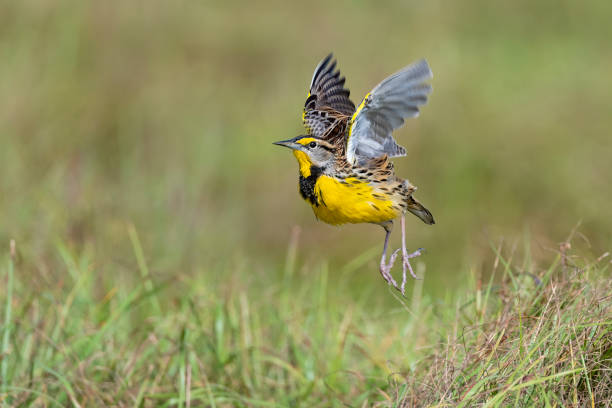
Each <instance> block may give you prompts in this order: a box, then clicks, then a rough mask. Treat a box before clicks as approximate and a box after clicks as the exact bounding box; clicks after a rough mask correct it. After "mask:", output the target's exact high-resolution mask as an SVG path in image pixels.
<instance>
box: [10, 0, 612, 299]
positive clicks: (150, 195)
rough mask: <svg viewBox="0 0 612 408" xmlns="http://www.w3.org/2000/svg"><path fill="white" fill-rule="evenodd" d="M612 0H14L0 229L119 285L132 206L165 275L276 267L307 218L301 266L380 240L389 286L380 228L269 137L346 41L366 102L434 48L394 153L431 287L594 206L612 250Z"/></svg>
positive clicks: (154, 268)
mask: <svg viewBox="0 0 612 408" xmlns="http://www.w3.org/2000/svg"><path fill="white" fill-rule="evenodd" d="M610 4H611V3H610V2H608V1H590V2H575V1H538V2H532V1H516V2H501V1H493V2H491V1H471V2H454V3H451V2H442V1H427V2H423V1H411V2H400V1H391V2H386V3H385V4H384V5H383V4H382V3H380V2H367V1H338V2H321V1H312V2H295V3H291V4H289V3H287V2H281V1H277V2H274V1H270V2H257V3H250V2H237V1H223V2H221V1H213V2H202V1H172V2H163V1H149V2H120V1H105V2H77V1H44V0H40V1H35V0H25V1H19V2H2V4H1V5H0V243H4V244H3V245H4V246H5V247H6V246H7V245H8V241H9V239H11V238H14V239H15V240H16V241H17V243H18V247H19V249H20V252H21V253H22V254H23V256H25V257H29V258H30V259H35V260H36V262H33V264H32V265H34V266H31V265H30V266H29V267H28V269H29V273H31V274H32V276H33V278H32V281H33V285H34V287H37V286H36V285H39V283H38V281H39V280H41V279H42V280H47V281H53V274H54V271H53V268H52V267H50V266H49V265H53V264H54V263H55V262H57V259H56V258H57V255H56V245H57V243H58V242H67V243H68V245H69V246H71V247H73V248H74V249H75V250H79V251H80V250H86V251H89V253H92V254H94V257H95V268H96V270H97V275H98V276H99V279H100V281H101V282H102V285H101V287H104V288H106V290H107V289H108V287H110V286H112V285H115V284H117V282H122V281H124V280H127V281H129V280H132V279H134V280H137V279H140V275H139V274H138V272H136V271H137V269H136V268H135V267H134V266H135V265H136V259H135V257H134V254H133V251H132V247H131V245H130V240H129V237H128V233H127V229H128V228H127V226H128V225H131V224H133V225H134V226H135V228H136V230H137V231H138V234H139V236H140V239H141V241H142V243H143V247H144V253H145V255H146V258H147V262H148V264H149V268H150V270H151V275H152V276H153V279H154V280H155V281H156V282H172V280H173V279H174V277H176V276H178V275H180V274H186V275H189V276H193V277H195V276H201V277H202V279H205V280H210V281H219V282H222V281H224V280H225V279H228V276H229V275H230V273H231V275H232V276H234V277H236V276H237V277H238V278H239V279H240V280H242V281H243V282H244V283H245V284H246V285H250V284H263V285H266V284H267V283H271V282H274V281H276V280H278V278H279V276H280V275H281V269H282V268H281V267H280V266H279V265H282V263H283V261H284V258H285V256H286V248H287V242H288V240H289V237H290V235H291V229H292V227H293V226H295V225H298V226H301V231H302V234H301V237H300V244H299V250H298V258H299V259H300V262H301V265H306V266H308V265H318V264H319V263H320V262H321V261H322V260H326V262H329V266H330V269H329V270H330V281H333V279H334V276H335V275H334V271H337V270H338V269H340V268H342V267H344V266H345V265H347V263H349V262H350V261H351V259H353V258H354V257H356V256H360V255H362V254H364V253H366V255H362V256H361V258H360V259H363V260H364V262H363V263H362V264H360V265H359V266H358V267H357V268H356V270H354V271H353V272H352V273H353V274H354V282H355V284H354V285H353V290H354V291H356V292H360V291H362V290H365V289H364V288H365V287H368V290H373V291H375V292H380V296H381V297H382V296H384V294H385V293H386V291H387V290H388V289H387V288H386V285H384V282H383V281H382V279H381V278H380V276H379V275H378V272H377V262H378V256H379V252H380V249H381V246H382V241H383V236H384V233H383V230H382V229H381V228H380V227H378V226H374V225H348V226H343V227H339V228H337V227H331V226H328V225H325V224H323V223H318V222H316V220H315V218H314V216H313V214H312V212H311V210H310V208H309V207H308V206H307V205H306V204H305V203H304V202H302V200H301V198H300V197H299V195H298V194H297V164H296V163H295V160H294V158H293V157H292V156H291V155H290V154H289V152H288V151H286V150H284V149H280V148H278V147H276V146H273V145H272V144H271V143H272V142H273V141H276V140H280V139H285V138H289V137H293V136H295V135H297V134H299V133H301V132H303V128H302V125H301V122H300V114H301V108H302V105H303V102H304V98H305V96H306V92H307V86H308V83H309V81H310V78H311V75H312V71H313V69H314V67H315V66H316V64H317V63H318V62H319V60H320V59H321V58H323V57H324V56H325V55H326V54H327V53H329V52H330V51H333V52H334V53H335V55H336V57H337V58H338V62H339V67H340V69H341V71H342V74H343V75H345V76H346V77H347V85H348V87H349V88H350V89H351V90H352V98H353V100H354V101H355V102H356V103H358V102H359V101H360V100H361V97H362V96H363V95H364V94H365V93H366V92H367V91H369V90H370V89H371V88H372V87H373V86H374V85H376V84H377V83H378V82H379V81H380V80H382V79H383V78H384V77H385V76H386V75H388V74H391V73H392V72H395V71H396V70H398V69H399V68H401V67H403V66H404V65H407V64H408V63H410V62H412V61H414V60H417V59H419V58H426V59H427V60H428V62H429V64H430V65H431V67H432V70H433V72H434V79H433V82H432V84H433V86H434V93H433V94H432V97H431V99H430V103H429V104H428V105H427V106H426V107H425V108H424V109H423V111H422V115H421V116H420V118H418V119H417V120H410V121H408V122H407V124H406V126H405V127H404V128H402V129H401V130H400V131H398V132H397V134H396V137H397V139H398V141H399V142H400V144H402V145H404V146H405V147H406V148H407V149H408V152H409V153H408V157H406V158H404V159H398V160H396V161H395V162H396V169H397V172H398V174H399V175H400V176H404V177H407V178H409V179H410V180H411V182H413V183H414V184H415V185H417V186H419V191H418V194H417V197H418V198H419V200H421V201H422V202H423V203H424V204H425V205H426V206H427V207H428V208H429V209H430V210H431V211H432V213H433V214H434V216H435V218H436V221H437V224H436V225H435V226H433V227H429V226H426V225H425V224H423V223H421V222H420V221H418V220H417V219H416V218H414V217H413V218H411V219H410V221H409V223H408V236H409V239H408V245H409V248H417V247H425V248H427V250H428V253H427V254H426V255H425V256H424V257H423V258H422V260H423V261H424V262H425V264H426V266H427V270H426V279H425V287H426V290H428V291H431V292H432V293H436V292H437V291H442V292H445V291H448V290H452V288H453V285H454V283H456V282H458V281H459V280H461V279H463V277H464V274H466V273H467V271H468V270H469V268H470V267H475V268H479V267H480V265H481V264H482V263H483V262H486V260H487V258H488V257H490V254H491V251H490V249H489V244H490V242H498V241H499V240H500V239H501V238H502V237H503V238H504V239H505V240H507V242H512V240H513V239H515V238H516V237H521V236H523V235H524V234H529V235H530V236H531V237H533V239H534V241H535V242H536V243H537V244H538V245H540V246H541V248H543V250H544V251H546V249H547V248H551V249H553V250H554V249H555V248H556V245H557V244H556V242H559V241H561V240H562V239H563V238H564V237H565V236H566V235H567V234H568V233H569V231H570V230H571V229H572V228H573V227H574V226H575V225H576V224H577V223H578V222H579V221H581V222H582V224H581V226H580V229H579V230H580V232H581V233H583V234H584V236H586V237H588V239H589V243H588V244H587V245H585V250H586V251H591V252H592V253H594V254H600V253H601V252H602V251H603V250H604V249H607V248H609V247H610V245H611V244H612V234H610V231H611V230H612V205H611V204H610V203H611V202H612V189H611V188H610V175H611V174H612V137H611V135H610V127H611V125H612V114H611V107H612V103H611V102H610V90H611V89H612V75H611V74H610V73H611V72H612V51H611V49H610V38H612V26H611V25H610V24H609V16H610V15H611V13H612V6H610ZM398 243H399V231H398V230H396V234H395V235H394V246H397V245H398ZM368 251H369V252H368ZM306 266H305V267H304V268H306ZM228 271H231V272H228ZM396 272H397V270H396ZM24 273H25V272H24ZM302 278H303V279H308V276H306V275H305V276H303V277H302ZM170 286H171V285H170ZM40 290H44V287H41V289H40ZM101 293H102V294H103V293H105V292H101Z"/></svg>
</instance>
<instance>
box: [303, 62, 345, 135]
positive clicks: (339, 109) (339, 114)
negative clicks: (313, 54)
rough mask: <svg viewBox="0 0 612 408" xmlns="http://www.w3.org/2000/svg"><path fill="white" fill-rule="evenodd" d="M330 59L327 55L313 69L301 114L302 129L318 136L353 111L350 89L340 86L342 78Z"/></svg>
mask: <svg viewBox="0 0 612 408" xmlns="http://www.w3.org/2000/svg"><path fill="white" fill-rule="evenodd" d="M332 58H333V55H332V54H329V55H328V56H327V57H326V58H325V59H323V61H321V62H320V63H319V65H318V66H317V67H316V68H315V71H314V74H313V75H312V81H311V82H310V91H309V92H308V97H307V99H306V103H305V104H304V112H303V114H302V119H303V121H304V126H305V127H306V130H307V131H308V132H309V133H310V134H311V135H313V136H315V137H320V138H323V137H325V134H326V132H327V131H328V130H329V129H330V128H332V127H333V126H334V125H335V124H336V122H337V121H338V120H341V119H347V117H349V116H350V115H352V114H353V112H354V111H355V104H354V103H353V102H352V101H351V99H350V98H349V95H350V91H349V90H348V89H346V88H345V87H344V81H345V79H344V77H341V76H340V71H339V70H337V69H336V61H332Z"/></svg>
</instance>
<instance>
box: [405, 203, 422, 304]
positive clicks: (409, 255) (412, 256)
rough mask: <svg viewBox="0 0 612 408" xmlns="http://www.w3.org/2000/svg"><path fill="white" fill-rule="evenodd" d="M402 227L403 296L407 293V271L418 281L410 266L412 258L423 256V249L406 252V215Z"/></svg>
mask: <svg viewBox="0 0 612 408" xmlns="http://www.w3.org/2000/svg"><path fill="white" fill-rule="evenodd" d="M401 226H402V264H403V271H402V287H401V291H402V295H403V294H404V292H405V287H406V269H408V270H409V271H410V275H411V276H412V277H413V278H414V279H418V278H417V276H416V274H415V273H414V271H413V270H412V265H410V258H415V257H417V256H419V255H421V252H422V251H423V248H419V249H417V250H416V251H414V252H413V253H411V254H409V253H408V251H407V250H406V215H405V214H402V220H401Z"/></svg>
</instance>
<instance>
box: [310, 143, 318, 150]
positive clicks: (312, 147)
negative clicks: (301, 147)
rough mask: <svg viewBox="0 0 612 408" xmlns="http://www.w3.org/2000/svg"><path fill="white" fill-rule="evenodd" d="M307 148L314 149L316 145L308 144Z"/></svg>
mask: <svg viewBox="0 0 612 408" xmlns="http://www.w3.org/2000/svg"><path fill="white" fill-rule="evenodd" d="M308 147H310V148H311V149H314V148H315V147H317V144H316V143H315V142H310V143H309V144H308Z"/></svg>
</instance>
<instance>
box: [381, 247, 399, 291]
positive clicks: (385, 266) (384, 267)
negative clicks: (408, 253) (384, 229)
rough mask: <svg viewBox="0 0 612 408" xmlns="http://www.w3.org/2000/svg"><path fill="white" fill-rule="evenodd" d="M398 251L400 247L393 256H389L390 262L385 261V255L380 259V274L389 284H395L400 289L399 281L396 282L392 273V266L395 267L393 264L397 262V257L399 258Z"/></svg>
mask: <svg viewBox="0 0 612 408" xmlns="http://www.w3.org/2000/svg"><path fill="white" fill-rule="evenodd" d="M398 252H399V249H397V250H395V251H394V252H393V253H392V254H391V257H390V258H389V263H385V258H384V257H383V258H382V259H381V260H380V274H381V275H382V277H383V279H384V280H385V281H387V283H388V284H389V285H393V287H394V288H395V289H398V290H399V287H398V286H397V282H395V279H393V276H392V275H391V268H393V264H394V263H395V259H396V258H397V254H398Z"/></svg>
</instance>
